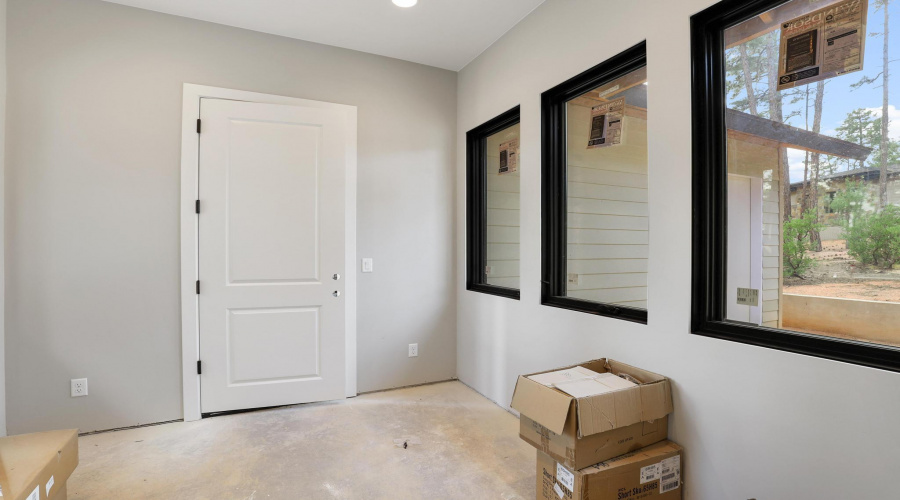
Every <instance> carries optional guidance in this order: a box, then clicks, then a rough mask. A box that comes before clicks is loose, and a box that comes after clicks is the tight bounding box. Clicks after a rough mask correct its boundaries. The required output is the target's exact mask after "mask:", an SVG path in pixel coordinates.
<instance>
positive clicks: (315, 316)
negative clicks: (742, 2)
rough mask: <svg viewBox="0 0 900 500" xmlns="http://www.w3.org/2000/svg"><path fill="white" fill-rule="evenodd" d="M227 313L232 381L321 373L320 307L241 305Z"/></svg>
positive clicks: (267, 380)
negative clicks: (247, 307)
mask: <svg viewBox="0 0 900 500" xmlns="http://www.w3.org/2000/svg"><path fill="white" fill-rule="evenodd" d="M228 316H229V317H228V383H229V385H236V384H245V385H246V384H266V383H281V382H289V381H292V380H301V379H311V378H317V377H319V309H318V308H284V309H281V308H278V309H239V310H232V311H229V313H228Z"/></svg>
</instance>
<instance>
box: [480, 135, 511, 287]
mask: <svg viewBox="0 0 900 500" xmlns="http://www.w3.org/2000/svg"><path fill="white" fill-rule="evenodd" d="M485 141H486V148H485V155H486V157H487V161H486V171H485V176H486V179H485V186H486V192H487V202H486V208H487V239H486V245H487V248H486V251H487V253H486V255H487V257H486V261H485V270H484V271H485V283H486V284H488V285H495V286H502V287H506V288H519V165H520V163H519V124H518V123H517V124H515V125H513V126H511V127H508V128H506V129H504V130H501V131H499V132H497V133H495V134H493V135H490V136H488V137H487V138H486V139H485Z"/></svg>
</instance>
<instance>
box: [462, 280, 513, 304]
mask: <svg viewBox="0 0 900 500" xmlns="http://www.w3.org/2000/svg"><path fill="white" fill-rule="evenodd" d="M466 290H468V291H470V292H478V293H486V294H488V295H496V296H498V297H506V298H508V299H514V300H521V295H522V291H521V290H517V289H515V288H506V287H502V286H496V285H486V284H483V283H469V284H467V285H466Z"/></svg>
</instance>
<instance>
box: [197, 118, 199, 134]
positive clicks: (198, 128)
mask: <svg viewBox="0 0 900 500" xmlns="http://www.w3.org/2000/svg"><path fill="white" fill-rule="evenodd" d="M197 133H198V134H199V133H200V119H199V118H197Z"/></svg>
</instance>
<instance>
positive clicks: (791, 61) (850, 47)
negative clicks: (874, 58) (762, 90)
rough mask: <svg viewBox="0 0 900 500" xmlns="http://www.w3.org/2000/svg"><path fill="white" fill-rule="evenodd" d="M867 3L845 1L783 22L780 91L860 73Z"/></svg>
mask: <svg viewBox="0 0 900 500" xmlns="http://www.w3.org/2000/svg"><path fill="white" fill-rule="evenodd" d="M868 9H869V2H868V0H844V1H841V2H835V3H834V4H832V5H830V6H829V7H825V8H824V9H819V10H816V11H814V12H810V13H809V14H805V15H802V16H800V17H797V18H794V19H791V20H788V21H785V22H783V23H781V26H780V28H781V42H780V49H779V54H778V56H779V60H778V64H779V67H778V90H784V89H789V88H791V87H795V86H797V85H806V84H807V83H812V82H817V81H820V80H825V79H827V78H832V77H835V76H838V75H843V74H846V73H850V72H853V71H859V70H861V69H862V67H863V52H864V50H865V46H866V16H867V13H868Z"/></svg>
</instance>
